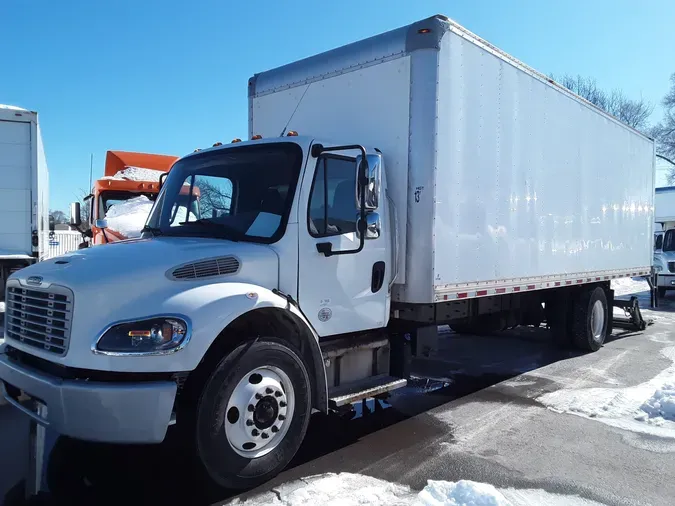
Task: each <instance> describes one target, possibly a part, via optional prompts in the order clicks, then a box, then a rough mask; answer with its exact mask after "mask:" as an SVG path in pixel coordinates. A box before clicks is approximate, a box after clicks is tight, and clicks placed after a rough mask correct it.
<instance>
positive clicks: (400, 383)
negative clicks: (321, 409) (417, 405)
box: [328, 374, 408, 408]
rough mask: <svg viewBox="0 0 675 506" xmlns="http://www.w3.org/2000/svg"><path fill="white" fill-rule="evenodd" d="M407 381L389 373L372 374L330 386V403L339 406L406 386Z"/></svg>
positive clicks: (332, 405)
mask: <svg viewBox="0 0 675 506" xmlns="http://www.w3.org/2000/svg"><path fill="white" fill-rule="evenodd" d="M407 383H408V380H406V379H403V378H395V377H393V376H389V375H387V374H380V375H378V376H372V377H370V378H366V379H363V380H359V381H354V382H351V383H348V384H346V385H340V386H337V387H331V388H329V389H328V398H329V399H330V401H329V403H330V406H331V407H338V408H339V407H340V406H344V405H346V404H351V403H353V402H357V401H361V400H363V399H368V398H370V397H377V396H378V395H382V394H385V393H387V392H391V391H392V390H396V389H397V388H401V387H404V386H406V384H407Z"/></svg>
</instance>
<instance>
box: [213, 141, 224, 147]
mask: <svg viewBox="0 0 675 506" xmlns="http://www.w3.org/2000/svg"><path fill="white" fill-rule="evenodd" d="M222 145H223V143H222V142H214V143H213V147H214V148H215V147H216V146H222Z"/></svg>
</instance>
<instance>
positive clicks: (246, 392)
mask: <svg viewBox="0 0 675 506" xmlns="http://www.w3.org/2000/svg"><path fill="white" fill-rule="evenodd" d="M294 409H295V396H294V393H293V385H292V384H291V380H290V378H289V377H288V375H287V374H286V373H285V372H284V371H282V370H281V369H279V368H278V367H274V366H264V367H258V368H257V369H254V370H252V371H250V372H249V373H248V374H246V375H245V376H244V377H243V378H242V379H241V381H239V383H237V386H236V387H235V388H234V391H233V392H232V395H231V396H230V399H229V401H228V403H227V408H226V411H225V435H226V437H227V441H228V442H229V443H230V446H232V448H233V449H234V451H235V452H237V453H238V454H239V455H241V456H243V457H246V458H257V457H262V456H263V455H265V454H267V453H269V452H271V451H272V450H274V448H276V447H277V446H278V445H279V443H280V442H281V441H282V440H283V439H284V436H285V435H286V432H288V427H289V426H290V423H291V419H292V418H293V410H294Z"/></svg>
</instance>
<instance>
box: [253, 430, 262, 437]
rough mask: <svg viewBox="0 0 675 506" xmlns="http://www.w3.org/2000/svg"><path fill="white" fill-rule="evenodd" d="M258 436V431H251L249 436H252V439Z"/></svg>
mask: <svg viewBox="0 0 675 506" xmlns="http://www.w3.org/2000/svg"><path fill="white" fill-rule="evenodd" d="M258 434H260V432H258V429H253V430H252V431H251V436H254V437H255V436H257V435H258Z"/></svg>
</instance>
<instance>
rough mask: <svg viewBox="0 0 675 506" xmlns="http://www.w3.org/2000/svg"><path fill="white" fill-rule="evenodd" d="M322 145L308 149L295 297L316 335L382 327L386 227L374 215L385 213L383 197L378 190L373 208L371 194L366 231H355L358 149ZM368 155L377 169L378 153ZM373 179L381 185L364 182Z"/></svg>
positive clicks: (385, 308) (384, 316) (387, 260)
mask: <svg viewBox="0 0 675 506" xmlns="http://www.w3.org/2000/svg"><path fill="white" fill-rule="evenodd" d="M328 149H329V150H328V151H323V152H321V153H320V154H318V153H317V152H316V151H314V153H313V154H316V156H311V157H309V160H308V165H307V170H306V171H305V174H304V178H303V184H302V190H301V195H300V204H301V206H300V209H301V211H300V213H299V219H298V221H299V227H298V228H299V268H298V272H299V275H298V302H299V304H300V307H301V308H302V310H303V312H304V313H305V315H306V316H307V318H308V319H309V320H310V322H311V323H312V325H313V326H314V328H315V329H316V331H317V333H318V334H319V335H320V336H328V335H335V334H344V333H349V332H357V331H361V330H367V329H375V328H381V327H384V326H385V325H386V324H387V320H388V312H389V283H388V280H389V279H390V275H391V274H390V271H391V265H390V263H391V262H390V255H391V252H390V248H389V247H387V245H388V232H389V231H388V230H387V227H386V226H385V221H384V219H383V218H380V216H382V217H384V216H387V214H386V201H385V200H386V199H383V198H379V202H378V205H379V207H378V208H377V209H375V208H373V205H372V202H370V208H371V209H370V210H368V211H367V213H366V215H367V216H366V221H365V223H366V225H364V231H363V232H359V230H358V229H357V228H358V222H359V218H360V215H361V213H360V198H361V196H360V193H361V192H360V190H359V189H358V188H357V185H356V183H357V157H358V160H359V161H360V160H361V159H362V158H363V157H362V154H361V153H360V152H359V151H358V150H355V149H338V150H333V149H332V148H328ZM359 155H361V156H359ZM366 159H368V160H369V161H370V166H371V169H377V170H380V169H381V157H380V155H379V154H377V153H375V152H374V151H373V152H371V153H369V154H367V157H366ZM376 162H377V163H379V166H378V167H374V165H375V164H376ZM376 175H377V174H376ZM377 176H378V177H379V175H377ZM375 185H376V188H377V190H378V191H379V186H380V185H379V180H378V181H377V182H375V181H373V183H372V184H371V185H370V188H371V189H372V187H373V186H375ZM369 195H370V197H369V198H370V199H371V200H372V198H373V194H372V193H371V194H369ZM375 200H378V199H377V197H375ZM362 235H363V241H362V240H361V236H362Z"/></svg>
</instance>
